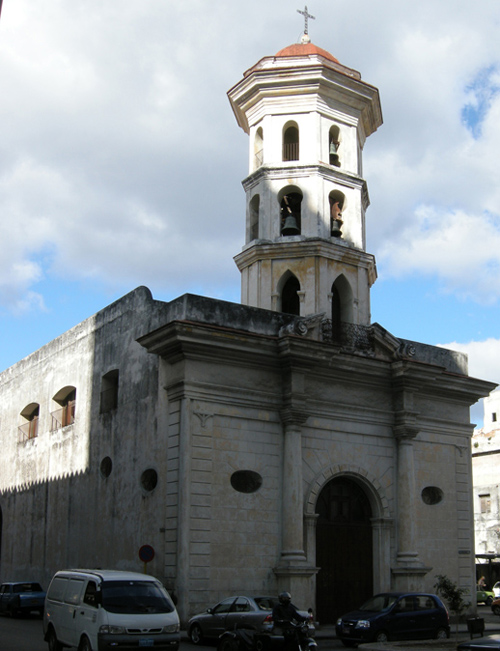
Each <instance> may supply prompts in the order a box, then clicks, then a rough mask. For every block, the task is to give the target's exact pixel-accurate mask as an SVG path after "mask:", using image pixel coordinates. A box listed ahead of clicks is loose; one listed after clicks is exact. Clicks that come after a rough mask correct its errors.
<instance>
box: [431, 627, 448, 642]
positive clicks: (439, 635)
mask: <svg viewBox="0 0 500 651" xmlns="http://www.w3.org/2000/svg"><path fill="white" fill-rule="evenodd" d="M434 637H435V638H436V640H447V639H448V637H449V636H448V631H447V630H446V629H445V628H438V630H437V631H436V635H435V636H434Z"/></svg>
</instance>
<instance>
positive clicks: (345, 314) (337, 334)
mask: <svg viewBox="0 0 500 651" xmlns="http://www.w3.org/2000/svg"><path fill="white" fill-rule="evenodd" d="M331 294H332V314H331V318H332V336H333V338H334V340H336V341H340V340H341V338H342V323H352V322H353V302H354V301H353V295H352V288H351V285H350V284H349V281H348V280H347V278H346V277H345V276H344V275H343V274H342V275H340V276H339V277H338V278H337V280H336V281H335V282H334V283H333V285H332V289H331Z"/></svg>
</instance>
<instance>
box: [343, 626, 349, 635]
mask: <svg viewBox="0 0 500 651" xmlns="http://www.w3.org/2000/svg"><path fill="white" fill-rule="evenodd" d="M342 633H343V634H344V635H350V634H351V629H350V628H347V627H346V628H343V629H342Z"/></svg>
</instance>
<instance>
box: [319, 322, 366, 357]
mask: <svg viewBox="0 0 500 651" xmlns="http://www.w3.org/2000/svg"><path fill="white" fill-rule="evenodd" d="M321 334H322V339H323V341H326V342H327V343H332V344H338V345H339V346H341V348H344V349H347V350H353V351H356V352H360V353H364V354H365V355H372V354H373V353H374V352H375V349H374V345H373V335H372V331H371V328H370V327H368V326H363V325H357V324H355V323H343V322H342V323H334V322H333V321H332V319H323V321H322V323H321Z"/></svg>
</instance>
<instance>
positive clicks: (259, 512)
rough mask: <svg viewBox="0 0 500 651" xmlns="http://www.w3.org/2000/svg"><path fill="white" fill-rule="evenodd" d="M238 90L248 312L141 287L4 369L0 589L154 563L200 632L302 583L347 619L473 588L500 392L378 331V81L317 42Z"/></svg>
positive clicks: (296, 48)
mask: <svg viewBox="0 0 500 651" xmlns="http://www.w3.org/2000/svg"><path fill="white" fill-rule="evenodd" d="M228 96H229V101H230V103H231V106H232V109H233V111H234V114H235V117H236V121H237V123H238V125H239V126H240V127H241V128H242V129H243V130H244V131H245V132H246V133H247V134H248V142H249V174H248V176H247V177H246V178H245V179H244V180H243V188H244V191H245V193H246V229H245V242H244V245H243V248H242V250H241V252H239V253H238V254H237V255H236V257H235V261H236V264H237V266H238V268H239V270H240V272H241V304H236V303H229V302H225V301H220V300H215V299H210V298H205V297H201V296H194V295H189V294H186V295H184V296H181V297H179V298H177V299H175V300H172V301H170V302H162V301H158V300H155V299H154V298H153V297H152V295H151V293H150V291H149V290H148V289H147V288H145V287H139V288H138V289H136V290H134V291H132V292H131V293H130V294H128V295H126V296H124V297H123V298H121V299H120V300H118V301H116V302H115V303H113V304H112V305H109V306H108V307H105V308H104V309H103V310H101V311H100V312H98V313H97V314H96V315H94V316H92V317H90V318H89V319H87V320H86V321H84V322H82V323H80V324H79V325H77V326H76V327H74V328H73V329H71V330H69V331H68V332H66V333H65V334H63V335H62V336H60V337H58V338H57V339H55V340H54V341H52V342H50V343H48V344H47V345H46V346H44V347H43V348H41V349H40V350H38V351H36V352H34V353H33V354H31V355H29V356H28V357H26V358H25V359H23V360H21V361H19V362H18V363H17V364H15V365H14V366H12V367H11V368H9V369H7V370H6V371H4V372H3V373H1V374H0V397H1V399H0V441H1V446H2V467H1V470H0V509H1V512H0V515H1V529H0V545H1V546H0V579H1V580H3V581H5V580H14V579H20V580H27V579H30V580H39V581H41V582H42V583H43V584H44V586H45V587H47V584H48V581H49V579H50V577H51V575H52V574H53V573H54V572H55V571H56V570H59V569H63V568H67V567H77V566H78V567H101V568H110V569H113V568H117V569H128V570H138V571H143V570H144V569H146V571H147V572H148V573H151V574H154V575H155V576H157V577H158V578H159V579H161V580H162V581H163V582H164V583H165V585H166V587H167V588H168V589H169V590H171V591H172V592H174V593H175V596H176V597H177V607H178V610H179V614H180V616H181V619H182V620H183V621H184V622H185V621H186V620H187V618H188V617H189V616H190V615H192V614H193V613H195V612H199V611H202V610H205V609H206V608H207V607H208V606H210V605H213V604H215V603H216V602H217V601H218V600H220V599H222V598H224V597H228V596H231V595H236V594H261V595H264V594H269V595H274V594H277V593H278V592H280V591H282V590H288V591H290V592H291V593H292V597H293V601H294V603H295V604H296V605H297V606H299V607H301V608H306V609H307V608H308V607H312V608H313V609H314V611H315V616H316V619H317V620H318V621H319V622H320V623H323V624H326V623H333V622H335V620H336V618H337V617H338V616H339V615H340V614H342V613H344V612H346V611H348V610H350V609H352V608H354V607H357V606H359V605H360V604H361V603H362V602H363V601H364V600H365V599H366V598H368V597H369V596H371V595H372V594H374V593H377V592H380V591H387V590H408V589H410V590H413V589H415V590H417V589H418V590H420V589H425V590H428V591H431V592H432V591H434V590H433V586H434V584H435V582H436V578H435V577H436V575H437V574H445V575H447V576H448V577H450V578H451V579H452V580H454V581H455V582H457V583H458V585H459V586H460V587H463V588H466V589H468V590H470V593H471V594H473V593H474V591H475V568H474V528H473V506H472V470H471V436H472V431H473V426H472V425H471V423H470V415H469V408H470V406H471V405H472V404H474V403H475V402H476V401H477V400H479V399H480V398H482V397H483V396H486V395H487V394H489V393H490V391H491V390H492V389H493V388H494V385H493V384H491V383H489V382H485V381H481V380H478V379H474V378H471V377H469V376H468V372H467V358H466V356H465V355H463V354H462V353H459V352H454V351H451V350H446V349H442V348H437V347H434V346H430V345H426V344H423V343H417V342H413V341H408V340H405V339H401V338H399V337H398V336H395V335H392V334H391V333H389V332H388V331H387V330H385V329H384V328H383V327H382V326H380V325H379V324H377V323H372V322H371V316H370V289H371V287H372V285H373V283H374V282H375V280H376V276H377V272H376V265H375V259H374V256H373V255H372V254H370V253H368V252H367V250H366V235H365V218H366V211H367V208H368V205H369V195H368V190H367V183H366V181H365V179H364V178H363V166H362V155H363V148H364V145H365V141H366V139H367V138H368V137H369V136H370V135H371V134H372V133H373V132H374V131H376V130H377V129H378V128H379V127H380V126H381V124H382V114H381V107H380V100H379V94H378V90H377V89H376V88H375V87H374V86H371V85H370V84H368V83H366V82H365V81H363V80H362V79H361V75H360V74H359V72H357V71H355V70H352V69H350V68H348V67H346V66H345V65H343V64H342V63H340V62H339V61H338V60H337V59H336V58H335V57H334V56H332V55H331V54H330V53H329V52H327V51H325V50H323V49H321V48H319V47H317V46H316V45H314V44H313V43H311V41H310V39H309V37H308V35H307V33H305V34H304V36H303V37H302V40H301V42H300V43H297V44H294V45H291V46H289V47H285V48H284V49H282V50H280V51H279V52H278V53H277V54H276V55H274V56H266V57H264V58H263V59H261V60H260V61H259V62H258V63H256V64H255V65H254V66H253V67H252V68H250V69H249V70H247V71H246V72H245V73H244V75H243V78H242V79H241V80H240V81H239V82H238V83H237V84H236V85H235V86H234V87H233V88H231V90H230V91H229V93H228ZM242 220H243V216H242ZM421 318H423V317H421ZM145 545H147V546H148V547H147V550H148V552H149V555H148V558H146V559H145V557H144V554H142V555H141V556H140V555H139V552H140V550H141V549H142V550H144V546H145ZM141 559H142V560H141ZM145 560H147V561H149V562H147V563H146V562H143V561H145Z"/></svg>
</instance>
